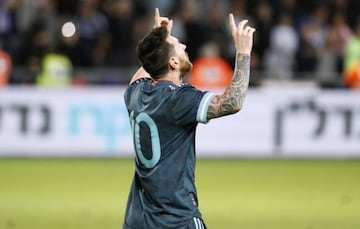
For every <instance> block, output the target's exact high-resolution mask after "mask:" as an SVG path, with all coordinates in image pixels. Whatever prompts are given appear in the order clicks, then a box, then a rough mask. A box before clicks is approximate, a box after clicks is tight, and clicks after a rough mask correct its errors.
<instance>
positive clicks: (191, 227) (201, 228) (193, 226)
mask: <svg viewBox="0 0 360 229" xmlns="http://www.w3.org/2000/svg"><path fill="white" fill-rule="evenodd" d="M186 229H206V226H205V223H204V221H203V220H202V219H199V218H196V217H194V218H193V220H192V221H190V222H189V224H188V225H187V226H186Z"/></svg>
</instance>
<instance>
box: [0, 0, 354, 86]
mask: <svg viewBox="0 0 360 229" xmlns="http://www.w3.org/2000/svg"><path fill="white" fill-rule="evenodd" d="M155 7H158V8H160V12H161V13H162V14H163V15H165V16H167V17H169V18H172V19H174V26H173V31H172V32H173V34H174V35H175V36H176V37H178V38H179V40H180V41H181V42H183V43H186V45H187V51H188V54H189V57H190V59H191V60H192V61H194V60H196V59H198V58H199V57H201V55H200V53H199V52H201V50H202V49H203V48H205V49H206V47H208V45H207V44H208V43H211V44H215V45H216V46H217V49H218V50H219V57H222V58H224V59H225V60H226V61H227V62H228V63H229V64H230V65H233V64H234V57H235V51H234V47H233V45H232V42H229V40H230V39H231V36H230V31H229V25H228V23H227V16H228V15H227V14H228V13H229V12H231V13H233V14H234V16H235V20H236V22H237V23H238V22H239V21H240V20H241V19H245V18H246V19H249V24H250V25H252V26H254V27H256V30H257V31H256V34H257V35H256V36H255V37H254V39H255V40H254V49H253V53H252V58H251V69H252V70H253V71H254V73H255V72H257V73H258V74H257V75H258V76H259V78H263V73H264V72H263V71H264V70H265V63H267V64H269V62H268V61H269V60H272V61H274V62H275V60H277V59H274V58H268V53H271V52H272V51H270V50H274V47H273V45H274V44H273V43H270V39H274V38H273V35H274V34H276V33H275V32H274V31H277V30H278V29H279V28H278V26H279V25H278V23H277V22H279V19H280V18H281V17H282V15H283V14H287V15H290V16H291V19H292V24H291V26H290V27H292V29H295V31H296V32H297V36H296V37H297V39H298V40H299V44H298V47H297V50H298V52H297V54H296V59H295V61H293V65H291V64H288V63H290V62H291V60H290V59H286V61H279V64H280V65H286V66H291V68H290V70H289V69H288V70H287V73H286V74H285V75H288V76H289V75H290V77H288V78H292V77H291V75H294V76H301V77H312V78H313V79H314V80H315V79H321V80H331V79H337V80H340V79H341V77H340V75H341V74H340V73H341V72H343V70H344V69H343V63H345V61H344V60H343V58H344V57H343V55H344V53H343V51H344V49H345V48H344V46H345V43H346V42H347V39H348V37H349V34H350V31H349V30H350V29H349V27H353V26H354V24H355V22H356V18H357V17H358V16H359V12H360V1H358V0H331V1H323V0H302V1H299V0H271V1H267V0H254V1H248V0H180V1H171V0H0V43H2V49H3V50H4V51H6V52H7V53H8V54H9V55H10V56H11V59H12V62H13V66H14V67H13V68H12V74H11V77H10V82H12V83H34V82H35V80H36V77H37V76H38V75H39V71H40V70H41V60H42V59H43V57H44V56H45V55H47V54H48V53H54V51H56V53H59V54H63V55H65V56H67V57H68V58H69V59H70V60H71V63H72V64H73V66H74V68H76V69H79V68H80V69H79V71H80V70H85V71H84V72H86V77H87V76H89V72H90V71H88V70H87V69H86V67H105V68H101V69H102V70H101V71H97V69H93V70H94V71H93V72H96V73H94V74H92V75H91V77H90V76H89V78H91V82H101V81H102V80H101V78H102V79H103V78H104V76H103V75H104V74H107V73H104V74H102V76H97V74H98V73H99V72H106V71H110V69H112V70H111V71H113V72H114V70H115V69H118V70H119V71H120V70H122V69H125V68H126V69H130V68H133V67H135V66H136V65H138V63H137V60H136V55H135V46H136V44H137V42H138V41H139V40H140V39H141V38H142V37H143V36H144V35H145V33H147V32H148V31H149V30H150V29H151V28H152V25H151V20H149V17H153V12H154V8H155ZM65 22H73V23H74V24H75V26H76V30H75V33H74V34H73V35H72V36H59V30H60V26H61V25H64V23H65ZM277 33H278V32H277ZM291 33H292V32H291ZM271 34H272V35H271ZM288 38H289V37H287V38H284V39H288ZM272 42H273V41H272ZM292 44H293V43H292ZM289 45H290V46H291V44H289V43H283V44H282V45H281V46H282V47H280V48H283V49H288V48H289ZM277 48H279V47H277ZM277 51H279V50H277ZM266 53H267V54H266ZM265 54H266V55H265ZM279 56H280V55H277V57H279ZM272 64H274V63H272ZM270 65H271V64H270ZM23 67H24V69H25V70H24V69H23ZM83 67H85V68H83ZM109 67H111V68H109ZM266 67H267V69H268V68H269V67H270V66H269V65H267V66H266ZM282 67H283V66H282ZM294 67H295V68H294ZM274 69H275V70H279V69H276V68H275V67H274V66H273V70H274ZM79 71H75V72H79ZM113 72H112V73H111V75H114V74H113ZM24 73H25V74H24ZM265 73H266V72H265ZM298 73H300V74H298ZM303 73H308V74H303ZM281 74H283V73H280V75H279V74H274V73H272V74H271V75H272V76H278V77H280V78H286V76H281ZM15 75H16V76H15ZM119 75H120V74H119ZM119 77H120V76H119ZM125 78H126V76H125V77H123V76H121V79H120V78H117V79H115V81H114V82H124V81H125V80H124V79H125ZM108 82H111V81H108Z"/></svg>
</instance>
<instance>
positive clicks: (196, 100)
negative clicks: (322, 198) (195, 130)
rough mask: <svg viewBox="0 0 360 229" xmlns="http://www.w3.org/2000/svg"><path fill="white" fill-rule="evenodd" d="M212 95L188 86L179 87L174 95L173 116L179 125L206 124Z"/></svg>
mask: <svg viewBox="0 0 360 229" xmlns="http://www.w3.org/2000/svg"><path fill="white" fill-rule="evenodd" d="M213 96H214V94H213V93H211V92H203V91H200V90H198V89H196V88H194V87H192V86H190V85H186V86H181V88H179V89H178V90H177V91H176V94H175V95H174V98H173V99H174V100H173V101H174V102H173V107H172V111H173V115H174V118H175V121H176V123H177V124H179V125H189V124H195V123H198V122H200V123H207V122H208V120H207V111H208V108H209V104H210V102H211V99H212V98H213Z"/></svg>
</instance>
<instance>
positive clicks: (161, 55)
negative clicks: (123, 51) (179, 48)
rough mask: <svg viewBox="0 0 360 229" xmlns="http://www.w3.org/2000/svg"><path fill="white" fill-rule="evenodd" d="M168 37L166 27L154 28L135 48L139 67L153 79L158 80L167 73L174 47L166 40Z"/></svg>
mask: <svg viewBox="0 0 360 229" xmlns="http://www.w3.org/2000/svg"><path fill="white" fill-rule="evenodd" d="M168 35H169V32H168V30H167V28H166V26H160V27H157V28H154V29H153V30H152V31H151V32H150V33H149V34H148V35H146V36H145V37H144V38H143V39H142V40H141V41H140V42H139V44H138V46H137V48H136V54H137V57H138V58H139V61H140V63H141V65H142V66H143V68H144V69H145V71H147V72H148V73H149V74H150V76H151V77H152V78H153V79H158V78H160V77H161V76H162V75H164V74H166V73H167V72H168V71H169V66H168V61H169V58H170V54H171V52H172V51H173V48H174V47H173V45H171V44H170V43H169V42H168V41H167V40H166V38H167V36H168Z"/></svg>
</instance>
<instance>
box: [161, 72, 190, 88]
mask: <svg viewBox="0 0 360 229" xmlns="http://www.w3.org/2000/svg"><path fill="white" fill-rule="evenodd" d="M161 81H170V82H172V83H173V84H176V85H180V84H182V83H183V81H182V79H181V77H180V76H179V74H178V73H177V72H169V73H167V74H166V75H164V76H163V77H161V78H159V79H157V80H154V83H155V84H156V83H158V82H161Z"/></svg>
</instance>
